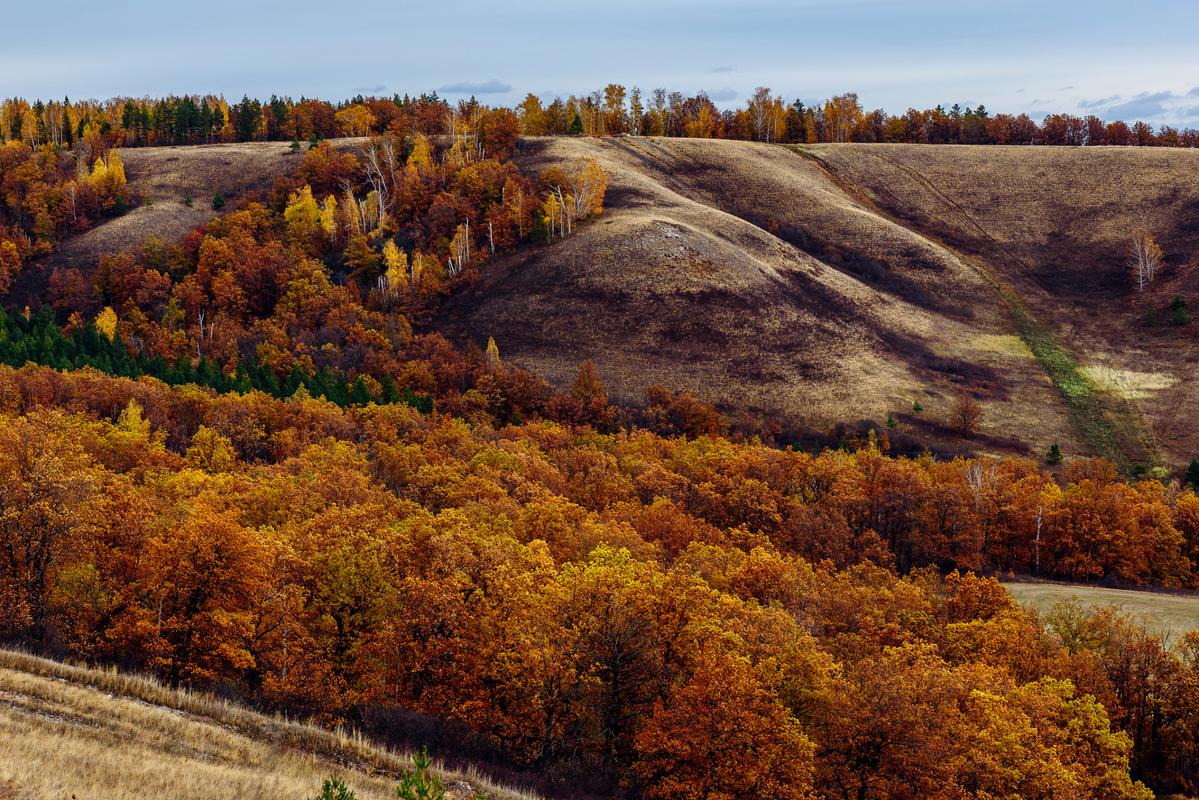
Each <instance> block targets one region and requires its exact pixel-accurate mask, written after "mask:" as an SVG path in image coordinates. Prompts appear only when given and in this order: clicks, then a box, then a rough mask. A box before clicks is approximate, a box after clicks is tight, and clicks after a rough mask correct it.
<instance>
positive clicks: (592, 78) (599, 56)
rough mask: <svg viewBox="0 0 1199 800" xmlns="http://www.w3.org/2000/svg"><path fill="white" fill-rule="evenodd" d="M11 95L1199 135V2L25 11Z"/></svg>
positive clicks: (8, 72)
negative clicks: (647, 106)
mask: <svg viewBox="0 0 1199 800" xmlns="http://www.w3.org/2000/svg"><path fill="white" fill-rule="evenodd" d="M9 5H10V7H9V8H6V9H5V21H6V27H7V26H8V25H11V26H12V30H14V31H18V32H20V34H19V35H11V34H10V35H8V36H6V37H5V38H4V47H3V48H2V49H0V95H4V96H11V95H21V96H25V97H35V96H37V97H55V98H58V97H62V96H63V95H69V96H71V97H72V98H78V97H98V98H106V97H111V96H114V95H135V96H140V95H147V94H148V95H161V94H169V93H183V92H200V93H207V92H216V93H223V94H225V95H226V96H227V97H230V98H240V97H241V95H242V94H243V93H249V94H251V95H258V96H262V97H266V96H268V95H270V94H271V93H272V92H277V93H280V94H290V95H292V96H297V97H298V96H299V95H301V94H304V95H308V96H317V97H325V98H329V99H340V98H343V97H347V96H351V95H354V94H357V93H359V92H362V93H376V94H391V93H394V92H398V93H400V94H403V93H418V92H420V91H424V90H428V89H439V90H441V91H442V93H443V94H445V95H449V96H451V97H457V96H460V95H469V94H472V93H473V94H477V95H478V96H479V97H480V99H483V100H485V101H487V102H490V103H504V104H509V103H515V102H517V101H518V100H519V99H520V98H521V97H523V95H524V93H525V92H526V91H533V92H536V93H537V94H541V95H553V94H562V95H565V94H569V93H572V92H574V93H579V92H584V91H588V90H590V89H593V88H596V87H599V86H602V85H603V84H605V83H608V82H610V81H616V82H620V83H624V84H626V85H634V84H635V85H639V86H641V87H642V89H645V90H649V89H652V88H654V87H657V86H662V87H665V88H668V89H679V90H681V91H685V92H694V91H698V90H700V89H703V90H706V91H707V92H708V93H709V94H710V95H711V96H712V97H713V98H714V99H716V100H717V101H718V104H720V105H724V106H727V105H739V104H740V103H741V102H743V101H744V100H745V98H746V97H747V96H748V95H749V93H750V92H752V90H753V88H754V87H755V86H758V85H767V86H770V87H771V88H773V89H774V90H775V91H776V92H778V93H781V94H783V95H784V96H786V97H788V98H793V97H800V98H802V99H805V100H812V99H818V98H823V97H826V96H828V95H831V94H835V93H840V92H844V91H850V90H852V91H857V92H858V94H859V95H860V96H861V98H862V101H863V103H864V104H865V105H867V106H868V107H871V108H874V107H882V108H885V109H887V110H888V111H891V112H899V111H903V110H904V109H906V108H907V107H909V106H917V107H921V108H923V107H928V106H932V105H936V104H937V103H944V104H946V105H950V104H952V103H954V102H958V103H961V104H962V105H976V104H978V103H985V104H986V105H987V107H988V108H989V109H991V110H992V111H1008V112H1022V111H1026V112H1028V113H1030V114H1032V115H1033V116H1034V117H1040V116H1043V115H1044V114H1046V113H1049V112H1053V111H1065V112H1071V113H1097V114H1100V115H1101V116H1105V117H1112V118H1114V117H1123V118H1127V119H1133V118H1142V119H1146V120H1148V121H1151V122H1155V123H1169V124H1182V125H1190V126H1195V127H1199V47H1197V46H1196V43H1197V42H1199V2H1197V0H1185V1H1184V0H1156V1H1155V2H1146V3H1131V2H1128V0H1120V2H1114V1H1112V0H1038V1H1037V2H1033V1H1032V0H986V1H983V0H957V1H956V2H949V0H841V2H834V1H833V0H791V2H783V1H782V0H744V1H743V2H729V1H727V0H726V1H725V2H715V0H687V1H686V2H684V0H637V1H634V0H607V2H595V0H593V1H592V2H586V3H584V2H575V0H551V1H550V2H546V0H537V1H536V2H532V1H531V0H496V1H495V2H487V3H485V2H478V1H477V0H455V1H454V2H444V1H443V2H423V3H419V4H414V3H408V2H400V1H398V0H391V1H390V2H379V0H353V2H341V3H338V2H328V1H326V2H320V3H318V2H310V1H309V0H288V1H287V2H282V0H261V1H259V2H255V1H254V0H237V1H235V0H200V2H195V3H188V4H186V5H183V4H172V3H168V2H167V1H166V0H156V2H153V3H151V2H145V0H123V1H122V2H121V3H120V4H119V6H118V7H116V8H112V7H107V8H106V7H105V4H102V3H96V2H94V0H90V1H89V2H79V0H65V1H60V2H57V3H55V5H54V13H53V14H52V15H48V14H47V12H46V8H45V6H44V5H43V4H37V3H13V4H9Z"/></svg>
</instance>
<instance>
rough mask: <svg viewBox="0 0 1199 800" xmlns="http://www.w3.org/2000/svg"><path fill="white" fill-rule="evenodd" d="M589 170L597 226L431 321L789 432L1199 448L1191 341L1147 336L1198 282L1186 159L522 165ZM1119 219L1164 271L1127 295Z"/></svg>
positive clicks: (886, 154) (772, 150)
mask: <svg viewBox="0 0 1199 800" xmlns="http://www.w3.org/2000/svg"><path fill="white" fill-rule="evenodd" d="M584 157H594V158H596V159H597V160H598V161H599V162H600V163H601V164H602V165H603V166H604V167H605V169H607V170H608V172H609V173H610V174H611V176H612V180H611V186H610V189H609V197H608V203H607V206H608V210H607V211H606V213H605V215H604V217H603V218H602V219H601V221H600V222H599V223H598V224H595V225H590V226H587V227H585V228H584V229H583V230H581V231H580V233H579V234H578V235H577V236H575V237H574V238H573V239H571V240H570V241H568V242H565V243H563V244H560V245H556V246H554V247H552V248H542V249H540V250H536V251H533V252H531V253H526V254H522V255H519V256H517V257H515V258H513V259H511V260H510V261H509V262H508V263H506V264H504V265H503V268H501V269H493V270H491V271H490V272H489V273H488V275H487V277H486V278H485V279H484V280H483V281H482V282H481V283H480V285H478V286H477V287H476V288H475V289H474V290H473V291H471V292H468V293H465V294H462V295H460V296H459V297H457V298H455V300H454V301H452V303H451V304H450V306H449V308H448V309H447V310H446V312H445V314H444V316H443V318H442V320H441V325H442V326H443V328H444V329H445V330H447V331H448V332H450V333H451V334H452V335H454V336H457V337H459V338H470V339H473V340H476V341H479V342H485V341H486V338H487V336H489V335H491V336H495V338H496V340H497V342H498V343H499V345H500V348H501V350H502V351H503V352H504V354H505V357H511V358H512V359H514V360H515V361H516V362H517V363H519V364H522V365H524V366H528V367H532V368H533V369H536V370H539V371H541V372H543V373H544V374H547V375H548V376H550V377H552V378H554V379H556V380H558V381H562V382H565V381H567V380H569V379H570V377H571V376H572V374H573V372H574V370H575V369H576V368H577V364H578V362H579V361H580V360H582V359H585V358H590V359H592V360H594V361H595V362H596V363H597V365H598V366H599V368H600V371H601V373H602V375H603V376H604V377H605V379H606V380H607V381H608V382H609V384H610V387H609V388H610V389H611V390H612V391H613V393H614V394H615V395H616V396H618V397H623V398H625V399H634V398H636V397H637V396H638V395H639V394H640V392H641V391H642V390H643V389H644V387H645V386H646V385H647V384H651V383H655V382H662V383H666V384H668V385H671V386H679V387H687V388H690V389H693V390H695V391H696V392H698V393H699V394H701V395H702V396H704V397H707V398H709V399H711V400H713V401H715V402H717V403H718V404H720V405H721V406H723V407H724V408H725V409H727V410H730V411H750V412H756V413H764V414H768V415H772V416H776V417H778V418H780V420H781V421H783V422H784V424H786V425H789V426H791V427H797V428H808V429H815V430H827V429H828V427H829V426H831V425H833V424H835V423H837V422H855V421H857V420H865V421H872V422H874V423H875V424H881V423H882V421H883V420H884V419H885V418H886V416H887V415H888V413H890V414H892V415H893V416H894V417H895V418H896V420H897V421H898V423H899V430H900V432H909V433H913V434H915V435H917V436H918V437H919V438H920V439H922V440H925V441H933V442H938V443H941V444H944V445H947V446H950V447H952V446H971V447H981V448H982V449H984V450H993V451H1015V452H1030V453H1041V452H1044V450H1045V449H1046V448H1047V447H1048V445H1049V444H1050V443H1051V442H1054V441H1057V442H1059V443H1060V444H1061V446H1062V448H1063V450H1065V451H1066V453H1067V454H1081V453H1090V454H1104V455H1109V456H1111V457H1113V458H1117V459H1118V460H1121V461H1123V462H1124V463H1125V464H1126V465H1130V464H1133V463H1146V464H1154V463H1167V464H1171V465H1175V466H1176V465H1179V464H1182V463H1185V462H1186V461H1188V460H1189V458H1190V455H1191V453H1192V451H1193V450H1194V449H1195V448H1196V447H1199V431H1196V430H1194V429H1193V426H1187V425H1185V424H1183V423H1182V419H1180V418H1184V415H1180V414H1178V411H1179V409H1181V408H1183V407H1185V406H1186V404H1187V403H1189V402H1191V401H1193V400H1195V399H1199V394H1197V393H1199V385H1197V384H1196V383H1195V381H1194V379H1193V377H1192V373H1193V370H1192V369H1190V368H1189V365H1190V364H1192V363H1193V359H1194V358H1195V355H1196V354H1197V353H1199V351H1197V350H1196V348H1195V347H1194V338H1193V334H1191V333H1189V329H1188V328H1186V327H1182V328H1178V327H1172V326H1168V325H1161V326H1158V327H1156V328H1149V329H1143V324H1144V319H1145V316H1146V311H1147V309H1148V308H1149V307H1151V306H1153V305H1154V304H1156V305H1160V306H1163V307H1165V306H1166V305H1168V302H1169V299H1170V297H1172V296H1173V295H1174V294H1176V293H1178V292H1180V291H1185V288H1186V286H1187V284H1186V280H1187V278H1188V276H1191V275H1193V272H1194V263H1193V257H1192V256H1191V255H1190V254H1191V253H1193V252H1195V244H1196V240H1197V239H1199V227H1197V225H1196V223H1195V219H1194V217H1195V210H1196V208H1199V205H1196V204H1197V203H1199V200H1196V199H1194V198H1193V197H1191V196H1190V195H1189V194H1188V193H1189V191H1190V189H1189V187H1191V186H1194V185H1195V183H1196V178H1199V154H1195V153H1190V152H1174V151H1167V150H1149V149H1145V150H1136V149H1116V148H1107V149H1095V150H1089V149H1088V150H1082V149H1061V148H1003V147H934V146H906V147H901V146H895V147H892V146H871V145H845V146H839V145H824V146H820V147H812V148H803V149H800V150H794V149H788V148H784V147H778V146H768V145H762V144H755V143H749V142H732V141H704V140H682V139H644V138H628V137H626V138H615V139H606V140H600V139H581V138H580V139H567V138H558V139H550V140H532V141H528V142H526V143H524V145H523V150H522V156H521V158H522V160H523V161H524V162H525V163H526V164H527V165H528V166H530V167H532V168H537V167H538V166H540V165H542V164H548V163H551V162H555V161H564V160H565V161H569V160H571V159H579V158H584ZM1138 226H1145V227H1148V228H1149V229H1150V230H1151V231H1153V232H1154V233H1155V235H1156V236H1157V237H1158V239H1159V240H1160V241H1161V242H1162V243H1163V247H1164V248H1165V250H1166V254H1167V256H1166V257H1167V262H1168V265H1169V266H1168V269H1167V272H1166V274H1165V275H1163V277H1162V279H1161V280H1160V281H1159V282H1158V284H1157V285H1156V286H1155V288H1154V289H1153V290H1152V292H1151V293H1147V295H1146V296H1137V297H1132V296H1131V294H1132V293H1131V290H1130V288H1129V287H1128V284H1127V282H1125V281H1124V278H1123V261H1124V259H1125V255H1126V251H1127V238H1128V236H1129V235H1130V233H1131V231H1132V230H1133V229H1134V228H1135V227H1138ZM1150 295H1151V296H1150ZM961 389H968V390H969V391H971V392H973V393H974V394H975V395H976V396H977V397H978V398H979V399H980V401H981V402H982V403H983V405H984V407H985V414H984V418H983V423H982V436H981V437H980V438H978V439H976V440H974V441H973V442H969V443H963V442H962V441H961V440H960V439H958V438H957V437H956V435H955V433H954V431H953V430H952V429H951V427H950V426H949V424H948V423H949V416H950V407H951V404H952V401H953V398H954V397H955V396H956V394H957V393H958V391H960V390H961ZM915 402H919V403H920V405H921V406H923V409H924V411H923V413H921V414H916V413H913V411H912V407H913V404H914V403H915Z"/></svg>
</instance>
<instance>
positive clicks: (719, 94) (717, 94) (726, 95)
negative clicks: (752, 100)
mask: <svg viewBox="0 0 1199 800" xmlns="http://www.w3.org/2000/svg"><path fill="white" fill-rule="evenodd" d="M738 96H739V95H738V93H737V90H736V89H733V88H732V87H729V86H726V87H724V88H723V89H717V90H716V91H714V92H708V99H709V100H713V101H715V102H717V103H727V102H728V101H730V100H736V99H737V97H738Z"/></svg>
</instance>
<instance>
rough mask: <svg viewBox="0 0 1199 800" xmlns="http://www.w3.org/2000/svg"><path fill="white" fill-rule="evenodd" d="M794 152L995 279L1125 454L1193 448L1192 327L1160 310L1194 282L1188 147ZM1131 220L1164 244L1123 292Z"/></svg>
mask: <svg viewBox="0 0 1199 800" xmlns="http://www.w3.org/2000/svg"><path fill="white" fill-rule="evenodd" d="M805 150H806V151H807V152H809V153H811V154H812V155H814V156H816V157H818V158H820V159H821V160H822V161H823V162H824V163H825V164H826V165H827V166H828V168H829V169H830V170H831V171H832V172H833V173H835V174H836V176H837V177H838V179H839V180H841V181H843V182H845V183H847V184H852V185H853V186H855V187H857V188H858V190H859V191H861V192H862V193H863V194H864V196H865V197H866V198H868V199H869V201H870V202H872V203H874V204H876V205H877V206H878V207H879V208H880V209H882V210H884V211H885V212H886V213H888V214H890V215H892V216H894V217H895V218H896V219H899V220H901V221H903V223H904V224H905V225H907V226H909V227H911V228H912V229H914V230H918V231H920V232H921V233H923V234H925V235H928V236H929V237H931V238H934V239H936V240H937V241H942V242H945V243H946V244H948V245H950V246H952V247H954V248H955V249H957V250H958V251H960V252H962V253H964V254H966V255H967V256H969V257H970V258H972V259H973V260H974V261H976V262H977V263H979V264H981V265H982V267H983V268H984V269H985V270H988V271H989V272H991V273H992V274H993V275H994V276H996V277H997V278H998V280H999V281H1001V282H1002V283H1003V284H1004V285H1005V286H1006V287H1009V288H1010V289H1011V290H1012V292H1013V293H1014V294H1015V295H1016V296H1017V297H1018V298H1019V302H1020V304H1021V305H1022V306H1023V308H1024V310H1025V311H1026V312H1027V314H1028V315H1029V316H1030V317H1031V318H1032V319H1033V320H1034V321H1035V323H1034V324H1035V327H1037V328H1039V329H1040V330H1041V331H1042V332H1043V333H1044V334H1045V335H1047V336H1049V337H1051V338H1052V339H1053V341H1054V343H1055V345H1056V346H1057V347H1058V348H1060V349H1061V350H1063V351H1064V352H1065V353H1066V354H1067V359H1068V360H1069V361H1071V362H1072V363H1073V366H1074V367H1075V369H1074V371H1073V374H1071V375H1068V376H1065V377H1066V378H1067V380H1068V382H1070V381H1072V382H1074V383H1082V384H1086V385H1087V387H1086V388H1088V390H1089V391H1092V392H1094V393H1095V396H1096V400H1097V405H1098V413H1099V414H1100V415H1101V416H1102V417H1103V421H1104V422H1105V424H1106V425H1107V426H1108V428H1109V429H1110V431H1111V433H1112V435H1113V436H1114V438H1115V439H1116V444H1117V447H1118V449H1119V450H1120V451H1121V455H1122V456H1123V457H1124V458H1125V459H1126V460H1127V461H1130V462H1132V461H1142V462H1146V463H1153V462H1162V463H1164V464H1166V465H1168V466H1179V465H1182V464H1185V463H1187V462H1189V460H1190V458H1191V456H1192V455H1193V454H1194V453H1195V452H1196V451H1197V450H1199V429H1196V428H1195V426H1194V425H1193V424H1191V415H1190V414H1189V412H1188V411H1187V409H1189V408H1193V407H1194V404H1195V403H1196V402H1197V401H1199V376H1197V373H1196V370H1195V364H1196V362H1199V340H1197V339H1196V337H1195V335H1194V332H1193V325H1192V326H1187V327H1184V328H1175V327H1172V326H1170V325H1168V324H1165V319H1164V318H1165V317H1166V316H1168V314H1166V313H1164V309H1165V307H1166V306H1167V305H1168V303H1169V301H1170V298H1171V297H1173V296H1174V295H1175V294H1179V293H1182V294H1188V293H1189V292H1193V291H1194V277H1195V272H1196V267H1197V266H1199V259H1197V258H1196V253H1197V252H1199V197H1196V196H1195V193H1194V186H1195V185H1196V184H1197V183H1199V153H1196V152H1194V151H1189V150H1172V149H1156V148H1047V147H1038V148H1028V147H924V146H915V145H821V146H813V147H809V148H805ZM1138 228H1144V229H1147V230H1149V231H1150V232H1151V233H1152V234H1153V235H1154V236H1155V237H1156V238H1157V239H1158V241H1159V242H1160V243H1161V245H1162V247H1163V249H1164V251H1165V254H1166V255H1165V262H1166V267H1165V270H1164V272H1163V273H1162V274H1161V276H1160V277H1159V280H1158V281H1157V282H1155V283H1154V284H1152V285H1151V286H1150V288H1149V289H1148V290H1147V291H1146V292H1145V293H1143V294H1138V293H1137V292H1135V291H1134V290H1133V288H1132V285H1131V282H1130V281H1129V279H1128V271H1127V266H1126V263H1127V258H1128V248H1129V242H1130V239H1131V236H1132V232H1133V231H1134V230H1136V229H1138ZM1190 299H1191V302H1192V304H1193V305H1194V304H1196V303H1197V302H1199V297H1195V296H1194V295H1190ZM1150 311H1153V312H1156V313H1157V316H1158V317H1159V318H1161V323H1160V324H1158V325H1157V326H1154V327H1149V326H1147V325H1146V323H1145V318H1146V315H1147V313H1148V312H1150ZM1050 372H1052V368H1051V369H1050ZM1066 372H1069V370H1066ZM1057 377H1058V378H1061V377H1063V374H1059V375H1058V376H1057ZM1113 378H1115V379H1114V380H1113ZM1084 424H1085V421H1084ZM1090 438H1094V437H1090ZM1092 445H1094V443H1093V442H1092Z"/></svg>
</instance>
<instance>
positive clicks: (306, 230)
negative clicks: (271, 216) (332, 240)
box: [283, 184, 322, 244]
mask: <svg viewBox="0 0 1199 800" xmlns="http://www.w3.org/2000/svg"><path fill="white" fill-rule="evenodd" d="M283 219H284V220H285V221H286V222H287V235H288V238H290V239H291V241H292V242H293V243H295V244H305V243H307V242H309V241H311V240H312V238H313V237H314V236H315V235H316V233H317V231H319V230H321V224H322V217H321V209H320V208H319V207H318V206H317V204H316V199H315V198H313V196H312V187H311V186H308V185H307V184H305V185H304V188H303V189H301V190H300V191H298V192H294V193H293V194H292V195H291V196H290V197H288V198H287V208H286V209H284V210H283Z"/></svg>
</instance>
